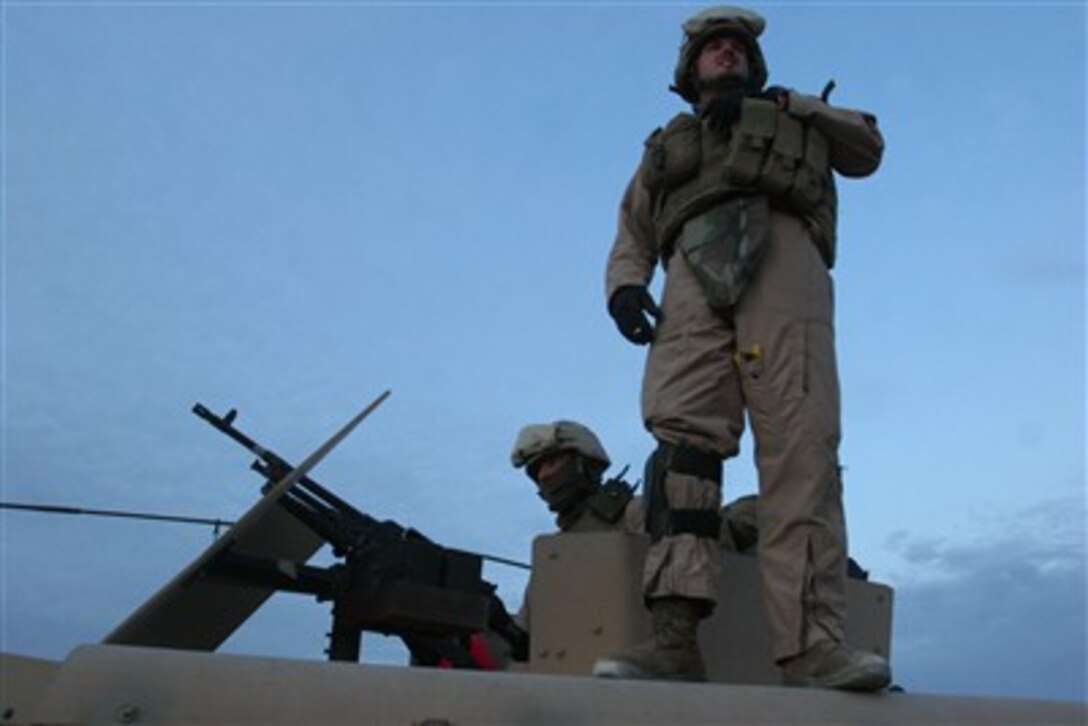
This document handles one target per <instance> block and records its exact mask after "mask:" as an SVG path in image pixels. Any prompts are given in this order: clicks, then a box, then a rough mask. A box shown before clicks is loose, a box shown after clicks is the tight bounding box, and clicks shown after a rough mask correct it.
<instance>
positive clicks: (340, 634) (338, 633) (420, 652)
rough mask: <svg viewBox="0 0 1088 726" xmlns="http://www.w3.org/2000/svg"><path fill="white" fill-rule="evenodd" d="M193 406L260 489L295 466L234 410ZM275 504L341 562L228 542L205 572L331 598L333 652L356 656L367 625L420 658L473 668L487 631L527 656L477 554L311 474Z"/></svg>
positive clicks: (524, 641) (524, 638)
mask: <svg viewBox="0 0 1088 726" xmlns="http://www.w3.org/2000/svg"><path fill="white" fill-rule="evenodd" d="M193 413H195V414H196V415H197V416H199V417H200V418H202V419H204V420H205V421H207V422H208V423H209V424H211V425H212V426H214V427H215V428H216V429H218V430H219V431H221V432H222V433H224V434H226V435H227V436H228V437H230V438H231V439H233V440H234V441H235V442H237V443H238V444H240V445H241V446H243V447H244V448H246V449H247V450H248V451H250V452H251V453H252V454H254V455H255V456H256V457H257V458H256V459H255V460H254V461H253V463H252V465H251V468H252V469H253V470H254V471H256V472H257V473H259V474H260V475H261V476H263V477H264V478H265V479H266V480H267V481H266V484H265V486H264V487H263V489H262V491H264V492H267V491H268V490H269V488H270V487H272V486H273V485H274V484H275V483H276V482H277V481H280V480H282V479H283V478H284V477H285V476H287V475H288V474H289V473H290V472H291V471H292V470H293V469H294V467H293V466H292V465H291V464H290V463H288V462H287V461H286V460H285V459H283V458H282V457H281V456H279V455H278V454H276V453H275V452H274V451H271V450H270V449H267V448H265V447H264V446H261V445H260V444H258V443H257V442H256V441H254V440H253V439H252V438H250V437H249V436H247V435H246V434H244V433H243V432H242V431H240V430H239V429H238V428H236V427H235V426H234V421H235V419H236V418H237V411H235V410H234V409H231V410H230V411H229V412H227V414H226V415H224V416H218V415H216V414H214V413H213V412H211V411H210V410H208V409H207V408H206V407H204V406H203V405H201V404H199V403H198V404H196V405H195V406H194V407H193ZM278 505H279V506H281V507H282V508H283V509H285V510H286V511H287V512H288V513H289V514H290V515H291V516H292V517H294V518H295V519H297V520H298V521H299V522H301V523H302V524H304V525H305V526H306V527H307V528H309V529H310V530H312V531H313V532H314V533H315V534H316V535H318V536H319V537H320V538H321V539H322V540H324V541H325V542H327V543H329V544H330V545H331V546H332V551H333V555H334V556H335V557H337V558H339V559H341V560H342V562H339V563H337V564H334V565H332V566H330V567H325V568H322V567H314V566H309V565H306V564H304V563H297V562H286V563H285V562H282V561H277V560H272V559H265V558H261V557H254V556H252V555H241V554H238V553H234V552H230V551H227V552H224V553H223V554H222V555H221V556H220V557H217V558H216V561H215V562H214V566H212V567H210V568H209V569H208V571H207V573H206V574H207V575H208V576H210V577H214V578H223V579H227V580H230V581H232V582H239V581H241V582H247V583H252V584H254V585H257V586H260V587H264V588H272V589H275V590H285V591H291V592H301V593H308V594H312V595H314V596H316V597H317V599H318V601H322V602H324V601H331V602H332V630H331V632H330V634H329V637H330V643H329V648H328V650H327V654H328V656H329V659H330V660H335V661H358V660H359V653H360V647H361V638H362V632H363V631H364V630H369V631H372V632H379V633H384V634H387V635H396V636H399V637H400V638H401V640H403V641H404V643H405V645H406V646H407V648H408V650H409V652H410V653H411V655H412V660H413V662H414V663H416V664H418V665H437V664H438V663H439V662H440V661H445V662H447V663H449V664H451V665H452V666H453V667H467V668H471V667H475V663H474V661H473V659H472V658H471V657H470V655H469V652H468V649H467V647H466V645H465V643H466V641H467V638H468V636H470V635H471V634H473V633H479V632H481V631H485V630H489V631H491V632H493V633H495V634H497V635H499V636H501V637H502V638H503V639H505V640H506V641H507V642H508V643H509V645H510V648H511V651H512V654H513V657H514V659H515V660H525V659H526V658H527V654H528V635H527V634H526V633H525V632H524V631H523V630H522V629H521V628H519V627H518V626H517V624H516V623H515V622H514V621H513V619H512V618H511V617H510V615H509V613H508V612H507V610H506V608H505V606H504V605H503V603H502V600H501V599H499V598H498V597H497V596H496V595H495V586H494V585H493V584H491V583H489V582H487V581H486V580H483V579H482V577H481V571H482V557H481V556H480V555H478V554H475V553H471V552H465V551H461V550H455V549H450V548H446V547H443V546H441V545H438V544H436V543H434V542H432V541H431V540H429V539H427V538H426V537H424V536H423V535H422V534H420V533H419V532H417V531H416V530H414V529H409V528H405V527H402V526H401V525H399V524H397V523H396V522H393V521H391V520H385V521H379V520H377V519H375V518H373V517H371V516H369V515H367V514H364V513H363V512H360V511H359V510H358V509H355V508H354V507H352V506H351V505H350V504H348V503H347V502H345V501H344V500H343V499H341V498H339V497H338V496H336V495H335V494H334V493H333V492H331V491H329V490H328V489H326V488H325V487H323V486H321V485H320V484H318V483H317V482H316V481H314V480H313V479H312V478H311V477H309V476H308V475H305V476H302V477H300V478H299V480H298V481H297V482H296V483H295V484H294V485H293V486H291V487H290V488H289V489H288V490H287V491H286V492H285V493H284V494H283V496H282V497H280V499H279V500H278Z"/></svg>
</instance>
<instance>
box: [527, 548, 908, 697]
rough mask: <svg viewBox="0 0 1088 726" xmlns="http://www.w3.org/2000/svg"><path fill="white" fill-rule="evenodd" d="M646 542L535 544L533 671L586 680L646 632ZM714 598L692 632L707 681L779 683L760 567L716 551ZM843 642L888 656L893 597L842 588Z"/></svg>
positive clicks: (857, 586) (884, 590) (855, 585)
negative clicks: (596, 665) (605, 657)
mask: <svg viewBox="0 0 1088 726" xmlns="http://www.w3.org/2000/svg"><path fill="white" fill-rule="evenodd" d="M647 546H648V539H647V538H646V537H645V536H643V535H632V534H626V533H621V532H592V533H579V534H554V535H545V536H541V537H538V538H537V539H536V540H535V541H534V543H533V584H532V587H531V588H530V611H531V613H532V643H533V645H532V653H531V657H530V665H529V669H530V670H531V671H532V672H535V673H565V674H571V675H586V674H589V673H590V672H591V671H592V668H593V661H594V660H596V658H597V657H598V656H599V655H601V654H603V653H607V652H610V651H613V650H618V649H621V648H624V647H627V646H629V645H632V644H634V643H636V642H638V641H639V640H641V639H643V638H645V637H647V636H648V634H649V632H650V631H649V622H648V617H647V613H646V609H645V608H644V607H643V604H642V595H641V580H642V562H643V560H644V559H645V555H646V548H647ZM718 591H719V592H720V593H721V598H720V600H719V602H718V606H717V607H716V608H715V611H714V614H713V615H712V616H711V617H710V618H708V619H707V620H705V621H703V623H702V624H701V625H700V628H699V643H700V647H701V648H702V651H703V657H704V660H705V662H706V667H707V677H708V678H709V679H710V680H711V681H715V682H718V683H745V684H765V685H777V684H778V683H780V682H781V675H780V671H779V669H778V667H777V666H776V665H775V664H774V660H773V658H772V656H771V643H770V634H769V630H768V625H767V616H766V613H765V609H764V606H763V588H762V584H761V582H760V576H759V561H758V559H757V558H755V557H752V556H748V555H738V554H735V553H732V552H722V579H721V581H720V583H719V588H718ZM847 603H848V608H849V611H848V613H849V614H848V618H847V622H846V635H847V640H848V641H849V642H851V643H853V644H855V645H857V646H859V647H862V648H865V649H868V650H872V651H873V652H877V653H881V654H883V655H888V654H889V653H890V647H891V618H892V590H891V588H889V587H887V586H885V585H878V584H874V583H868V582H862V581H858V580H849V581H848V582H847Z"/></svg>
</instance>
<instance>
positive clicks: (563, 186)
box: [0, 1, 1088, 700]
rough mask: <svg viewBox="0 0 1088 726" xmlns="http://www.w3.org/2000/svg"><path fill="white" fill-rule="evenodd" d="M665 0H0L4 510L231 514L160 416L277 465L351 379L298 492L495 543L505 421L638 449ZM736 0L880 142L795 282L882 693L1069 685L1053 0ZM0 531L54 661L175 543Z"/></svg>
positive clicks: (211, 453) (124, 608) (1069, 171)
mask: <svg viewBox="0 0 1088 726" xmlns="http://www.w3.org/2000/svg"><path fill="white" fill-rule="evenodd" d="M700 7H702V6H699V5H692V4H665V3H658V4H644V3H587V4H573V3H517V4H511V3H461V4H443V3H429V4H421V3H416V4H412V3H403V4H400V3H381V4H379V3H256V2H253V3H250V2H231V3H226V2H214V1H210V2H200V3H197V2H171V3H166V2H161V3H160V2H138V3H137V2H131V3H125V2H102V3H76V2H11V1H8V2H4V3H3V9H2V13H3V15H2V22H3V38H2V41H3V43H2V44H3V117H2V120H3V180H2V186H3V208H2V211H3V238H2V242H3V245H2V251H3V258H2V259H3V288H2V289H3V341H2V342H3V381H2V383H3V391H2V392H3V421H2V423H3V461H2V487H3V491H2V498H3V500H4V501H12V502H32V503H43V504H62V503H63V504H72V505H76V506H83V507H95V508H123V509H132V510H142V511H154V512H173V513H179V514H188V515H196V516H210V517H222V518H225V519H230V518H234V517H237V516H239V515H240V514H241V513H242V512H243V511H244V510H245V509H246V507H247V506H248V505H249V503H250V502H251V501H252V499H253V498H254V497H255V496H256V491H257V486H258V485H259V481H257V479H256V477H255V476H253V475H251V474H250V473H249V472H248V471H247V469H246V466H247V464H248V459H247V458H246V457H245V456H244V454H243V452H242V451H241V450H240V449H236V448H234V447H233V445H231V444H230V442H228V441H226V440H225V439H222V438H221V437H219V436H218V434H216V433H215V432H214V431H213V430H212V429H210V428H209V427H207V426H206V425H204V424H203V423H201V422H200V421H199V420H198V419H196V418H195V417H194V416H192V415H191V414H190V413H189V409H190V407H191V406H192V404H193V403H195V402H197V401H200V402H203V403H204V404H206V405H208V406H209V407H211V408H212V409H213V410H220V411H222V410H225V409H227V408H230V407H237V408H238V409H239V410H240V411H241V415H240V418H239V425H241V426H242V427H243V428H245V429H246V430H247V431H249V432H250V433H251V434H252V435H254V436H255V437H257V438H258V439H260V440H261V441H263V442H264V443H266V444H268V445H270V446H272V447H274V448H276V449H277V450H279V451H280V453H281V454H283V455H284V456H287V457H288V458H292V459H295V460H300V459H302V458H303V457H304V456H305V455H306V454H307V453H308V452H309V451H310V450H311V449H312V448H314V447H315V446H316V445H317V444H318V443H319V442H320V441H321V440H322V439H323V438H325V437H326V436H327V435H329V434H330V433H331V432H332V431H333V430H335V429H336V428H337V427H338V426H339V425H340V424H341V423H342V422H343V421H345V420H346V419H347V418H349V417H350V416H351V414H352V413H353V412H354V411H356V410H358V409H359V408H361V407H362V406H363V405H364V404H365V403H366V402H367V401H369V400H370V399H372V398H373V397H375V396H376V395H377V394H378V393H380V392H381V391H382V390H384V389H386V388H391V389H392V390H393V396H392V398H391V399H390V400H389V401H388V402H386V404H385V405H384V406H383V407H382V408H381V409H379V411H378V412H377V413H376V414H375V415H374V416H373V417H372V418H371V419H370V420H368V421H367V422H366V423H365V424H364V425H363V426H362V428H361V429H360V430H359V431H358V432H357V433H356V434H354V435H353V437H352V438H350V439H349V440H348V441H347V442H346V443H345V444H343V445H342V446H341V447H340V449H338V450H337V451H336V453H335V454H334V455H333V456H332V457H331V458H330V459H329V460H328V461H326V462H325V463H323V464H322V465H321V466H320V467H319V469H318V470H317V471H316V472H315V476H316V478H317V479H319V480H320V481H322V482H323V483H325V484H326V485H328V486H330V487H331V488H333V489H335V490H336V491H337V492H338V493H340V494H341V496H343V497H344V498H346V499H348V500H349V501H351V502H353V503H354V504H355V505H356V506H358V507H360V508H362V509H365V510H367V511H370V512H371V513H373V514H374V515H375V516H378V517H380V518H387V517H388V518H394V519H397V520H399V521H401V522H402V523H405V524H411V525H412V526H415V527H416V528H418V529H421V530H422V531H424V532H426V533H427V534H428V535H430V536H431V537H432V538H435V539H438V540H440V541H442V542H444V543H446V544H449V545H453V546H458V547H463V548H469V549H480V550H483V551H486V552H490V553H492V554H495V555H501V556H505V557H512V558H516V559H527V558H528V556H529V549H530V542H531V537H532V534H533V533H536V532H540V531H545V530H547V529H548V528H549V526H550V524H551V522H550V518H549V517H548V514H547V512H546V511H545V510H544V509H543V507H542V506H541V505H540V502H539V500H537V499H536V497H535V496H534V495H533V493H532V491H531V489H530V487H529V485H528V483H527V482H526V481H525V480H524V479H523V478H522V476H521V474H520V473H519V472H516V471H515V470H513V469H512V468H511V467H510V465H509V459H508V456H509V450H510V447H511V445H512V443H513V439H514V436H515V435H516V433H517V430H518V428H519V427H520V426H521V425H523V424H524V423H528V422H539V421H547V420H552V419H555V418H560V417H564V418H575V419H579V420H582V421H584V422H585V423H587V424H589V425H590V426H591V427H593V428H594V429H595V430H597V432H598V433H599V434H600V436H601V438H602V440H603V441H604V443H605V446H606V447H607V448H608V450H609V452H610V454H611V456H612V459H613V461H615V462H616V463H617V464H618V465H623V464H627V463H629V464H631V465H632V471H638V470H640V468H641V464H642V461H643V460H644V458H645V456H646V454H647V453H649V451H650V449H651V448H652V442H651V440H650V438H649V436H648V435H647V434H646V433H645V432H644V431H643V430H642V428H641V425H640V421H639V413H638V387H639V379H640V376H641V370H642V360H643V355H644V351H643V350H641V349H638V348H635V347H633V346H631V345H629V344H628V343H626V342H625V341H624V340H623V339H622V338H621V337H620V336H619V334H618V333H617V332H616V330H615V328H614V325H613V323H612V321H611V319H610V318H609V317H608V316H607V313H606V311H605V305H604V299H603V297H604V293H603V274H604V260H605V256H606V255H607V252H608V249H609V246H610V244H611V240H612V236H613V234H614V225H615V216H616V208H617V204H618V201H619V196H620V194H621V192H622V189H623V187H624V185H625V184H626V182H627V179H628V178H629V176H630V174H631V173H632V172H633V170H634V167H635V165H636V164H637V162H638V159H639V156H640V150H641V143H642V140H643V139H644V138H645V137H646V135H647V134H648V133H649V132H650V131H651V130H652V129H653V128H654V127H656V126H658V125H660V124H662V123H664V122H665V121H666V120H667V119H668V118H669V117H671V115H672V114H674V113H676V112H677V111H680V110H682V109H683V106H682V102H681V101H680V100H679V98H677V97H676V96H674V95H672V94H670V93H669V92H668V91H667V86H668V84H669V82H670V80H671V74H672V69H673V65H674V63H675V60H676V51H677V48H678V45H679V41H680V31H679V25H680V23H681V22H682V21H683V20H684V19H685V18H686V17H687V16H689V15H690V14H692V13H693V12H695V11H696V10H698V9H699V8H700ZM754 7H756V8H757V9H759V10H760V11H761V12H762V13H763V14H764V15H765V16H766V17H767V20H768V30H767V32H766V33H765V35H764V38H763V47H764V52H765V54H766V56H767V58H768V63H769V67H770V73H771V82H772V83H776V84H780V85H786V86H791V87H794V88H798V89H801V90H805V91H810V92H818V91H819V90H820V89H822V88H823V86H824V84H825V83H826V82H827V80H828V79H829V78H834V79H835V80H836V83H837V88H836V90H835V92H834V94H833V96H832V99H833V101H835V102H837V103H838V104H840V105H844V106H854V107H859V108H864V109H866V110H869V111H872V112H873V113H875V114H876V115H877V116H878V117H879V119H880V124H881V128H882V130H883V132H884V134H885V137H886V140H887V153H886V154H885V158H884V163H883V166H882V168H881V169H880V170H879V171H878V172H877V174H876V175H874V176H873V177H871V178H869V179H865V180H844V181H843V182H842V183H841V184H840V197H841V201H842V204H841V210H840V214H841V219H840V229H839V237H840V258H839V262H838V265H837V266H836V269H835V271H834V275H835V280H836V300H837V307H838V315H837V339H838V346H839V361H840V376H841V378H842V386H843V399H844V401H843V404H844V421H843V425H844V431H845V438H844V443H843V448H842V460H843V463H844V465H845V466H846V480H845V484H846V505H847V516H848V521H849V527H850V542H851V551H852V553H853V555H854V556H855V557H856V558H857V559H858V560H859V561H861V563H862V564H863V565H864V566H865V567H866V568H868V569H870V570H871V571H872V576H873V577H874V579H877V580H880V581H882V582H887V583H889V584H891V585H892V586H894V587H895V588H896V589H897V602H896V633H895V641H894V643H893V665H894V666H895V668H896V680H897V681H898V682H900V683H901V684H902V685H904V686H905V687H906V688H907V689H908V690H913V691H928V692H942V693H969V694H978V695H1021V696H1039V697H1057V698H1066V699H1079V700H1084V699H1085V698H1086V696H1085V656H1086V633H1085V622H1086V621H1088V617H1086V613H1085V591H1086V584H1085V65H1086V55H1085V6H1084V5H1083V4H1082V3H1036V4H1032V5H1031V6H1027V5H1020V4H1013V3H953V4H937V3H870V4H862V3H835V4H823V3H804V4H802V3H778V4H764V5H758V6H754ZM659 284H660V280H658V281H657V283H655V285H659ZM750 459H751V441H750V439H748V438H746V439H745V442H744V444H743V450H742V452H741V455H740V457H739V458H738V460H737V461H736V462H735V463H734V462H731V463H730V464H729V465H728V466H727V474H726V479H727V484H726V497H727V498H730V499H731V498H733V497H735V496H739V495H741V494H746V493H750V492H752V491H754V490H755V486H756V483H755V474H754V470H753V468H752V466H751V463H750ZM0 526H2V529H0V537H2V542H3V555H2V568H3V569H2V573H0V577H2V579H0V584H2V587H0V590H2V598H3V599H2V603H0V607H2V609H3V622H2V629H0V638H2V640H3V649H4V650H5V651H15V652H21V653H26V654H31V655H41V656H45V657H55V658H59V657H63V656H64V655H65V654H66V653H67V652H68V650H70V649H71V648H72V647H73V646H74V645H76V644H77V643H81V642H93V641H95V640H98V639H99V638H101V637H102V636H103V635H104V634H105V633H106V632H108V631H109V630H110V629H111V628H112V627H113V625H114V624H116V622H118V621H119V620H120V619H121V618H122V617H123V616H124V615H125V614H126V613H127V612H128V611H129V610H131V609H132V608H133V607H135V606H136V605H138V604H139V603H140V602H142V601H143V599H144V598H145V597H147V596H148V595H149V594H150V593H152V592H153V591H154V590H155V589H156V588H157V587H158V586H159V584H160V583H161V582H162V581H164V580H165V579H166V578H167V577H168V576H169V575H171V574H173V572H175V571H176V570H178V569H179V568H180V567H181V566H182V565H183V564H184V563H185V562H187V561H188V560H190V559H191V558H192V557H194V556H195V555H196V554H197V553H198V552H199V551H200V550H201V549H202V548H203V547H204V546H206V544H207V543H208V540H209V539H210V532H209V531H208V530H206V529H202V528H196V527H184V526H181V525H177V526H169V525H161V524H142V523H134V522H116V521H110V520H90V519H87V518H75V517H48V516H44V515H32V514H24V513H16V512H10V511H5V512H3V513H2V514H0ZM489 575H490V576H491V577H492V578H493V579H494V580H495V581H496V582H497V583H498V584H499V586H500V592H501V593H502V594H503V595H504V597H505V598H506V599H507V600H508V601H512V602H516V600H517V599H518V598H519V592H520V588H521V587H522V584H523V581H524V579H523V575H522V574H521V573H520V572H518V571H516V570H510V569H508V568H494V569H491V568H489ZM326 618H327V613H326V612H325V611H324V608H323V607H321V606H318V605H316V604H314V603H313V602H310V601H308V600H305V599H303V598H299V597H284V598H276V599H275V601H274V602H273V603H272V604H271V605H270V606H269V608H268V609H267V612H262V613H260V614H259V615H258V616H257V617H256V618H255V619H254V621H253V622H252V623H251V624H250V625H248V626H247V627H246V629H244V630H243V631H242V632H240V633H239V634H238V636H237V637H236V638H235V639H233V640H232V641H231V642H230V643H229V644H228V649H231V650H235V651H239V652H264V653H273V654H282V655H291V656H297V657H314V658H319V657H321V649H322V648H323V647H324V642H323V637H322V634H323V633H324V632H325V629H326V626H327V622H326ZM272 634H274V635H272ZM368 652H369V653H371V654H372V655H373V656H374V657H378V658H383V657H384V658H388V659H395V658H396V657H398V654H397V652H396V649H395V648H392V647H391V645H390V644H389V643H387V642H385V639H380V638H379V639H376V641H375V642H374V643H373V644H372V646H368Z"/></svg>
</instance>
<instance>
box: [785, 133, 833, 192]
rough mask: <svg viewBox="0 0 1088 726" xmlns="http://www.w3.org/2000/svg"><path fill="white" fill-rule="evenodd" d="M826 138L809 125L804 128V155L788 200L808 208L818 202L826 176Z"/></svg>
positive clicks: (827, 168) (827, 167)
mask: <svg viewBox="0 0 1088 726" xmlns="http://www.w3.org/2000/svg"><path fill="white" fill-rule="evenodd" d="M829 168H830V167H829V166H828V148H827V138H826V137H825V136H824V135H823V134H821V133H820V132H819V131H817V130H816V129H814V128H812V127H811V126H810V127H808V128H807V129H805V155H804V160H803V161H802V163H801V167H800V168H799V169H798V170H797V177H796V179H795V180H794V183H793V187H792V188H791V189H790V193H789V199H790V202H791V203H792V204H793V205H794V206H795V207H797V208H798V209H802V210H808V209H812V208H814V207H815V206H816V205H817V204H819V203H820V200H821V198H822V197H823V193H824V185H825V184H826V183H827V177H828V170H829Z"/></svg>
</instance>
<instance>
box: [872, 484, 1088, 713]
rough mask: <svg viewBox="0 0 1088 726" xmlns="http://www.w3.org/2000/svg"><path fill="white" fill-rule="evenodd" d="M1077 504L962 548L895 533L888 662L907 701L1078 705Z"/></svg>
mask: <svg viewBox="0 0 1088 726" xmlns="http://www.w3.org/2000/svg"><path fill="white" fill-rule="evenodd" d="M1083 522H1084V505H1083V503H1082V502H1081V501H1060V502H1058V501H1055V502H1047V503H1043V504H1040V505H1038V506H1035V507H1032V508H1030V509H1028V510H1025V511H1024V512H1022V513H1021V515H1020V516H1019V517H1018V518H1017V519H1016V520H1015V521H1012V522H1006V526H1005V527H1004V529H1002V531H1001V534H1000V535H999V536H996V537H994V536H991V537H989V538H987V539H982V540H975V541H971V542H967V543H961V542H949V541H944V540H932V539H922V538H914V537H912V536H910V535H909V534H905V533H902V532H900V533H897V534H896V535H894V536H893V538H892V540H891V542H890V544H891V546H892V548H893V549H894V550H896V551H897V552H898V553H899V554H900V556H901V557H902V558H903V560H904V561H905V563H906V565H907V568H908V573H907V574H906V575H905V576H901V577H899V578H897V579H898V582H899V583H900V585H899V586H898V587H897V592H896V612H895V637H894V646H893V649H894V652H893V660H894V665H895V668H896V680H897V681H898V682H899V683H900V684H901V685H902V686H903V687H904V688H906V690H908V691H911V692H930V693H949V694H953V693H954V694H962V695H977V696H1006V697H1022V698H1053V699H1060V700H1076V701H1084V700H1086V685H1085V684H1086V682H1088V681H1086V677H1088V673H1086V665H1085V664H1086V655H1088V647H1086V643H1088V631H1086V627H1088V626H1086V623H1088V616H1086V604H1085V599H1086V576H1085V547H1084V531H1083Z"/></svg>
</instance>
